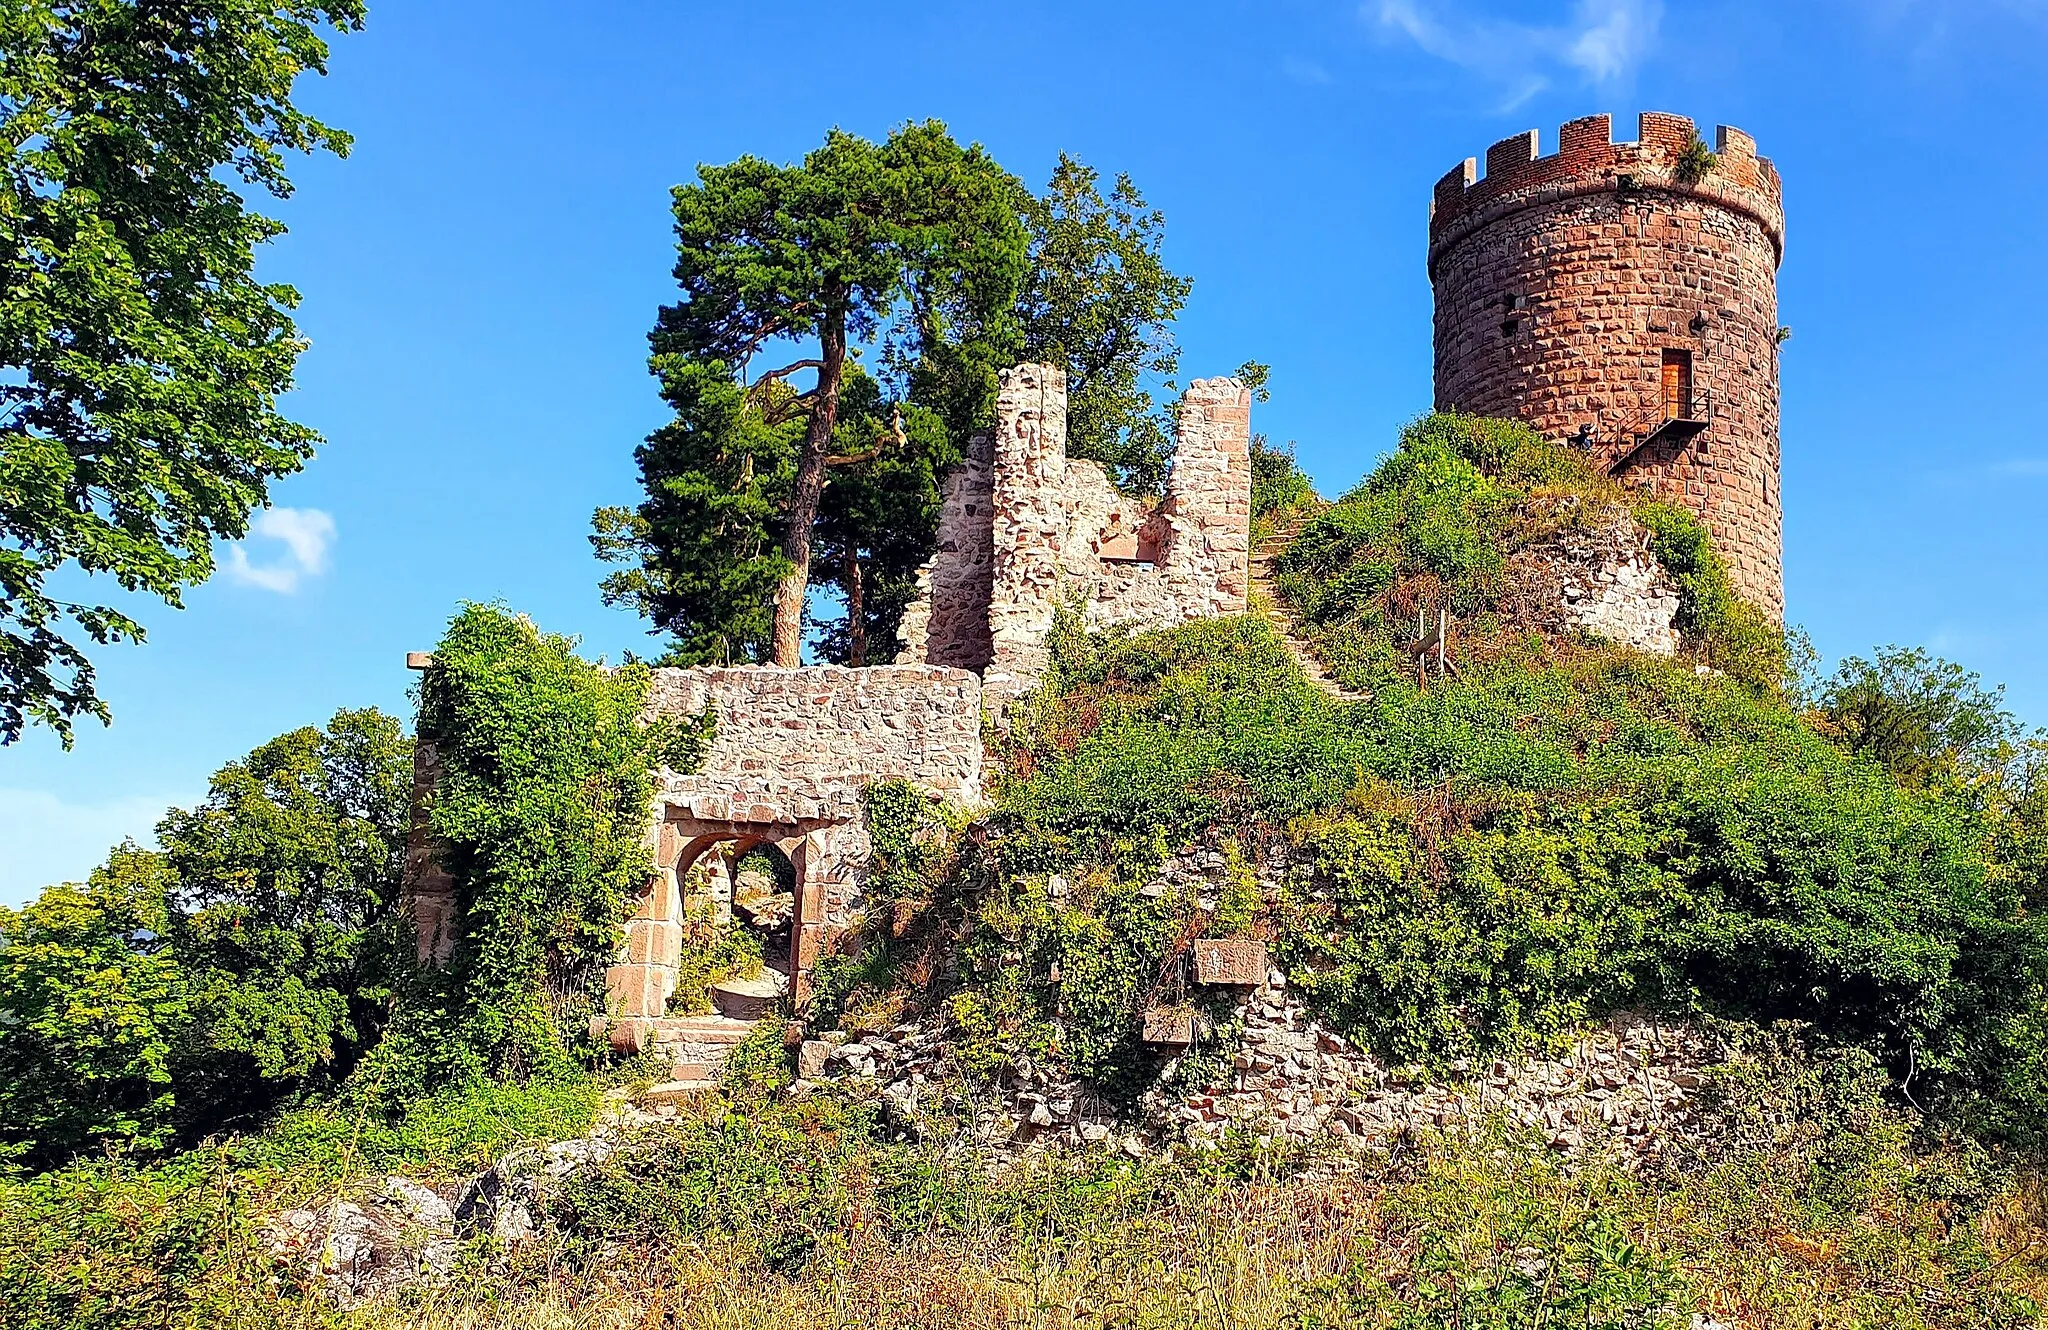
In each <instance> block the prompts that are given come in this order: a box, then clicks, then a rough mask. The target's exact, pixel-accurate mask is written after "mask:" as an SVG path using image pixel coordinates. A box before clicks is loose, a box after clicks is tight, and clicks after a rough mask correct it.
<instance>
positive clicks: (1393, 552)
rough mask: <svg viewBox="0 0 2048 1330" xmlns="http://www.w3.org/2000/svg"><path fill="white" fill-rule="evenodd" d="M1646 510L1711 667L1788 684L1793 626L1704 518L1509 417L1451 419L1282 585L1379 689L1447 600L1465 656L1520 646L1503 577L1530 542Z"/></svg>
mask: <svg viewBox="0 0 2048 1330" xmlns="http://www.w3.org/2000/svg"><path fill="white" fill-rule="evenodd" d="M1624 510H1628V511H1633V513H1634V515H1635V520H1636V521H1637V522H1639V523H1640V524H1641V525H1642V526H1643V527H1644V528H1645V529H1646V530H1647V531H1648V532H1649V533H1650V539H1651V545H1652V548H1653V549H1654V550H1655V552H1656V553H1657V555H1658V557H1659V558H1660V559H1661V560H1662V561H1663V563H1664V565H1665V567H1666V569H1667V571H1668V572H1669V573H1670V574H1671V576H1672V579H1673V580H1674V581H1675V582H1676V583H1677V585H1678V589H1679V593H1680V598H1681V608H1680V618H1679V623H1678V627H1679V628H1680V630H1681V631H1682V632H1683V633H1684V634H1685V635H1686V636H1687V638H1688V640H1689V641H1690V642H1691V644H1692V646H1693V647H1694V649H1695V650H1696V651H1698V652H1699V653H1700V655H1701V656H1702V657H1703V658H1704V659H1705V660H1706V661H1707V662H1708V663H1710V664H1712V665H1714V666H1715V667H1717V668H1720V669H1722V670H1724V671H1725V672H1727V673H1728V674H1730V675H1733V676H1735V677H1737V678H1740V679H1742V680H1743V681H1745V682H1748V683H1751V684H1753V685H1757V686H1760V687H1765V688H1770V689H1776V688H1778V687H1780V686H1781V684H1782V682H1783V675H1784V668H1785V666H1784V644H1783V640H1782V634H1780V632H1779V631H1778V629H1777V628H1776V627H1775V626H1774V625H1772V624H1771V623H1770V622H1769V621H1768V620H1767V619H1765V618H1764V616H1763V615H1762V614H1761V613H1760V612H1759V611H1757V610H1756V609H1755V608H1754V607H1753V606H1750V605H1748V604H1747V603H1745V602H1743V601H1741V600H1739V599H1738V598H1737V597H1736V596H1735V594H1734V592H1733V590H1732V589H1731V584H1730V582H1729V578H1728V572H1727V568H1726V566H1725V564H1724V563H1723V561H1722V560H1721V558H1720V556H1719V555H1718V554H1716V553H1715V552H1714V550H1713V548H1712V545H1711V543H1710V542H1709V540H1708V538H1707V533H1706V528H1705V527H1704V526H1703V525H1702V524H1701V523H1700V522H1699V520H1698V519H1697V518H1695V517H1694V516H1693V515H1692V514H1691V513H1689V512H1687V511H1685V510H1684V509H1682V508H1677V507H1674V506H1672V505H1669V504H1663V503H1657V502H1652V501H1646V500H1644V499H1642V498H1641V496H1640V495H1639V494H1636V493H1633V492H1631V491H1628V490H1624V489H1623V488H1622V487H1621V486H1619V485H1617V484H1616V483H1615V482H1614V481H1612V480H1610V479H1608V478H1607V477H1606V476H1605V475H1603V474H1601V473H1600V472H1599V471H1598V470H1597V469H1596V468H1595V467H1593V466H1592V465H1591V463H1590V462H1589V460H1588V459H1587V457H1586V456H1585V454H1583V453H1581V452H1580V451H1579V450H1578V449H1576V448H1574V447H1572V446H1571V445H1570V444H1567V443H1559V442H1556V441H1553V440H1549V439H1545V438H1544V437H1542V436H1541V435H1539V434H1537V433H1535V432H1534V431H1533V430H1531V429H1529V428H1528V427H1527V426H1525V425H1523V424H1521V423H1519V422H1516V421H1509V420H1490V419H1486V418H1483V417H1477V416H1463V415H1454V414H1444V413H1438V414H1434V415H1428V416H1423V417H1422V418H1421V419H1419V420H1417V421H1415V422H1414V423H1412V424H1410V425H1409V426H1408V427H1407V428H1406V429H1404V430H1403V431H1402V433H1401V440H1400V446H1399V447H1398V448H1397V449H1396V450H1395V451H1394V453H1393V454H1392V455H1391V456H1389V457H1388V458H1387V459H1386V460H1385V461H1383V462H1382V463H1381V464H1380V465H1379V467H1378V468H1376V469H1375V470H1374V471H1373V473H1372V474H1371V475H1370V476H1368V477H1366V479H1365V480H1364V481H1362V482H1360V484H1359V485H1358V486H1357V487H1356V488H1355V489H1353V490H1352V491H1351V492H1350V493H1349V494H1347V495H1345V496H1344V498H1343V499H1342V500H1341V501H1339V502H1338V503H1336V504H1334V505H1332V506H1331V507H1329V508H1327V509H1325V510H1323V511H1322V512H1321V513H1319V514H1318V515H1317V516H1316V518H1315V520H1314V521H1313V522H1311V523H1310V524H1309V525H1308V526H1307V528H1306V529H1304V530H1303V532H1302V534H1301V536H1300V537H1299V538H1298V539H1297V540H1295V541H1294V542H1293V543H1292V544H1291V545H1290V546H1289V547H1288V548H1287V549H1286V550H1284V551H1282V552H1281V555H1280V558H1279V560H1278V563H1277V565H1276V567H1277V571H1278V573H1279V575H1280V587H1281V591H1282V593H1283V595H1285V597H1286V598H1287V600H1288V601H1289V603H1290V604H1292V605H1293V606H1294V608H1295V610H1296V611H1297V613H1299V614H1300V616H1301V618H1302V621H1303V622H1304V624H1305V625H1307V627H1308V628H1309V629H1310V632H1311V636H1312V637H1313V639H1314V642H1315V645H1316V648H1317V650H1318V652H1319V653H1320V654H1321V655H1322V656H1323V658H1324V659H1325V660H1326V661H1327V662H1328V663H1329V665H1330V666H1331V668H1332V669H1333V670H1335V671H1336V673H1337V674H1338V676H1339V677H1340V678H1342V679H1343V680H1344V681H1345V682H1347V683H1350V684H1352V685H1353V686H1355V687H1359V688H1365V689H1371V688H1376V687H1379V686H1382V685H1383V684H1385V683H1387V682H1388V681H1390V680H1394V679H1399V678H1405V677H1407V676H1408V674H1409V673H1410V672H1411V671H1412V669H1413V665H1412V664H1411V663H1410V662H1411V659H1412V658H1411V657H1409V656H1408V654H1407V652H1406V650H1405V647H1406V645H1407V644H1408V643H1411V642H1413V641H1414V640H1415V629H1416V615H1417V612H1418V610H1420V611H1422V612H1423V613H1424V615H1425V617H1427V618H1430V619H1432V620H1433V618H1434V615H1435V612H1436V611H1437V610H1438V609H1439V608H1446V609H1448V612H1449V614H1450V616H1451V618H1452V619H1453V621H1454V622H1455V624H1456V626H1457V629H1458V631H1457V640H1456V641H1455V642H1454V644H1453V648H1452V649H1453V652H1454V654H1455V655H1457V656H1458V657H1460V658H1461V660H1470V659H1472V658H1475V657H1487V656H1493V655H1499V654H1503V653H1506V654H1515V651H1514V648H1515V644H1516V639H1515V637H1514V634H1515V633H1516V631H1518V626H1517V625H1515V624H1513V623H1503V621H1502V619H1501V617H1500V616H1501V612H1502V611H1503V610H1504V608H1506V606H1505V605H1504V601H1503V597H1504V593H1505V592H1506V591H1507V590H1508V589H1509V588H1508V586H1507V584H1506V582H1505V580H1504V577H1503V574H1504V572H1505V571H1506V569H1507V561H1508V559H1509V557H1510V556H1512V555H1513V554H1514V553H1515V551H1516V550H1518V549H1520V548H1522V547H1524V546H1525V545H1528V544H1529V543H1531V542H1532V541H1536V540H1539V539H1542V538H1544V537H1547V536H1550V535H1552V534H1554V533H1556V532H1557V531H1559V530H1561V529H1565V528H1568V527H1573V526H1587V525H1591V524H1595V523H1605V522H1607V521H1611V520H1612V518H1613V516H1614V515H1615V514H1616V513H1617V512H1619V511H1624Z"/></svg>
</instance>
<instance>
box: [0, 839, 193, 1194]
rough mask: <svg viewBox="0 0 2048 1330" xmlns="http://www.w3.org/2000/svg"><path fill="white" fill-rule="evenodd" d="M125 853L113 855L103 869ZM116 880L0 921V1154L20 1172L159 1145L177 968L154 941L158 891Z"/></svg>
mask: <svg viewBox="0 0 2048 1330" xmlns="http://www.w3.org/2000/svg"><path fill="white" fill-rule="evenodd" d="M127 853H132V854H135V855H141V854H143V853H144V852H142V851H132V852H124V851H120V850H117V851H116V852H115V863H116V865H119V864H121V863H122V862H123V860H124V858H125V857H126V854H127ZM124 877H125V875H123V874H120V873H119V872H118V870H116V869H110V870H106V871H104V872H103V873H101V874H96V875H95V880H94V882H93V883H92V884H91V885H90V886H87V887H85V888H79V887H75V886H68V885H67V886H57V887H51V888H50V889H49V890H47V891H45V892H44V893H43V894H42V896H41V897H40V898H38V899H37V900H36V901H34V902H33V903H31V904H30V905H28V906H26V907H24V908H23V909H22V910H21V912H20V913H18V914H17V913H15V912H13V911H8V910H0V942H4V946H0V1012H4V1013H5V1014H6V1017H7V1019H6V1020H5V1022H4V1023H0V1142H4V1145H0V1153H5V1154H14V1155H25V1156H26V1157H27V1162H29V1163H30V1164H32V1165H42V1164H47V1163H50V1162H53V1161H55V1160H58V1159H62V1158H64V1157H66V1156H68V1155H70V1154H73V1153H76V1152H77V1151H79V1150H82V1149H85V1148H86V1147H88V1146H90V1145H92V1144H93V1143H94V1142H96V1141H99V1140H103V1139H104V1140H110V1141H114V1142H133V1143H134V1144H135V1145H137V1146H140V1147H142V1148H145V1149H146V1148H152V1147H155V1146H159V1145H161V1144H163V1143H164V1142H165V1141H166V1140H167V1139H168V1138H169V1136H170V1133H171V1129H172V1125H173V1123H172V1112H173V1110H174V1108H175V1107H176V1102H175V1100H174V1098H173V1096H172V1093H171V1059H172V1051H173V1047H174V1045H175V1043H176V1041H177V1039H178V1038H179V1036H180V1034H181V1032H182V1031H183V1029H184V1027H185V1025H186V1022H187V1020H188V1018H189V1015H190V1002H189V998H188V996H187V994H186V991H185V986H184V984H183V982H182V979H183V976H182V975H181V974H180V973H179V970H178V965H177V961H176V959H175V958H173V957H172V956H170V955H169V954H168V953H167V949H166V948H165V947H164V946H163V945H162V943H161V942H160V941H157V940H151V941H148V942H142V941H139V939H142V938H145V937H150V938H154V937H155V936H156V935H159V934H160V933H161V930H162V928H163V911H164V888H163V884H162V883H161V882H160V881H158V882H131V881H127V880H124Z"/></svg>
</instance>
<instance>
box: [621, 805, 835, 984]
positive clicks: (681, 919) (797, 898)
mask: <svg viewBox="0 0 2048 1330" xmlns="http://www.w3.org/2000/svg"><path fill="white" fill-rule="evenodd" d="M732 811H734V812H737V811H739V810H738V808H734V809H733V810H732ZM748 811H749V812H750V813H752V814H754V816H753V817H750V818H748V819H747V820H744V821H742V820H739V819H715V820H714V819H709V818H704V817H701V816H697V815H695V814H692V813H689V812H686V811H685V810H682V809H679V808H675V807H673V806H671V807H670V808H669V809H668V810H667V816H665V817H664V818H663V820H662V822H661V824H660V826H659V829H658V831H657V833H656V838H655V854H654V860H655V867H654V871H653V873H652V874H651V875H650V878H649V882H648V887H647V890H646V893H645V894H644V895H643V896H642V897H641V899H640V900H639V901H638V902H637V904H636V908H635V909H634V912H633V915H632V917H631V918H630V919H628V920H627V921H626V940H625V947H624V949H623V954H622V956H621V957H620V960H619V963H618V964H616V965H614V966H612V967H611V969H610V970H609V971H608V972H607V973H606V976H605V979H606V988H607V995H608V996H607V1003H606V1006H607V1008H608V1011H609V1015H610V1016H611V1017H613V1018H627V1019H633V1020H640V1019H654V1018H660V1017H663V1016H665V1015H666V1014H667V1012H668V1007H669V1002H670V1000H671V999H672V998H674V997H675V996H676V985H677V982H678V980H679V979H680V977H681V974H680V971H681V969H682V966H681V965H680V962H681V960H682V955H683V951H682V949H683V945H684V938H685V934H686V932H687V931H688V928H687V924H688V921H689V914H688V913H687V911H688V910H689V909H691V908H698V907H699V906H700V905H702V904H708V905H710V906H711V907H712V908H713V909H714V910H715V909H719V908H724V909H728V910H732V909H734V907H735V905H737V907H738V908H737V910H735V918H736V919H740V918H743V919H744V920H745V924H746V926H747V927H750V928H758V929H760V931H761V932H762V933H763V934H764V936H763V937H762V938H761V939H760V941H761V942H762V945H763V960H764V962H769V961H771V958H773V960H775V961H779V962H780V964H779V965H778V966H776V967H775V968H776V969H777V972H778V974H779V975H781V976H783V985H784V987H785V988H786V991H787V995H788V997H789V998H790V999H791V1000H793V1001H794V1002H795V1003H797V1004H798V1005H799V1006H801V1005H802V1004H803V1003H804V1002H805V1001H806V1000H807V999H808V998H809V996H810V972H811V968H812V966H813V965H815V964H816V962H817V958H818V954H819V951H820V949H821V948H822V946H823V945H824V942H825V938H826V935H827V933H828V931H829V929H830V928H831V927H832V926H834V925H835V924H843V923H844V922H845V917H846V914H847V911H848V910H849V909H850V908H852V906H853V903H854V902H855V901H856V899H857V897H858V893H859V888H858V883H857V876H858V873H859V866H860V865H862V864H864V863H865V861H866V855H867V837H866V833H865V832H864V831H863V830H862V829H861V827H860V825H859V823H857V822H854V821H852V820H851V819H850V818H837V817H835V818H801V817H793V818H790V819H789V820H787V821H783V820H779V819H777V818H776V817H775V810H774V809H772V808H769V807H765V806H756V807H753V808H750V809H749V810H748ZM742 879H746V880H745V881H744V882H743V881H742ZM735 897H737V898H738V899H737V900H735ZM754 906H758V907H761V908H758V909H754V908H749V907H754ZM756 915H759V916H760V918H759V921H758V923H757V922H756V919H755V916H756ZM771 982H772V981H771ZM769 1005H771V1006H772V1005H773V1004H772V1003H771V1004H769Z"/></svg>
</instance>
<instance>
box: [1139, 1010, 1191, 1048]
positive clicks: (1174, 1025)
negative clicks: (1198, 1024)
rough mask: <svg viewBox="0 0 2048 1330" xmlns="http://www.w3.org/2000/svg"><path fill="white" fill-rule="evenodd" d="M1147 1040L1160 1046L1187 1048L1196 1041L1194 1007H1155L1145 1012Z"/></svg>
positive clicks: (1155, 1045)
mask: <svg viewBox="0 0 2048 1330" xmlns="http://www.w3.org/2000/svg"><path fill="white" fill-rule="evenodd" d="M1145 1042H1146V1043H1148V1044H1151V1045H1153V1046H1154V1047H1158V1048H1186V1047H1187V1046H1188V1045H1189V1044H1192V1043H1194V1042H1195V1009H1194V1008H1193V1007H1153V1008H1151V1009H1149V1010H1148V1011H1146V1013H1145Z"/></svg>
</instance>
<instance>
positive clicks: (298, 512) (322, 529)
mask: <svg viewBox="0 0 2048 1330" xmlns="http://www.w3.org/2000/svg"><path fill="white" fill-rule="evenodd" d="M249 534H250V535H251V536H252V537H261V538H263V539H266V540H274V541H277V542H278V543H279V544H281V545H283V546H284V550H283V553H282V557H281V558H280V559H279V560H278V561H276V562H274V563H262V564H259V563H254V562H252V561H251V560H250V558H249V551H248V550H247V549H246V548H245V546H246V545H247V542H246V541H236V542H235V543H234V544H232V545H230V546H228V576H229V577H230V578H231V579H233V580H234V581H236V582H239V583H241V584H242V585H243V586H253V587H261V588H262V589H263V590H265V591H275V592H277V593H278V594H279V595H281V596H289V595H291V594H292V593H293V592H294V591H297V590H298V589H299V582H300V579H302V578H307V577H318V576H319V575H320V574H321V573H324V572H326V571H327V551H328V550H329V549H330V548H331V547H332V546H333V544H334V534H335V532H334V519H333V518H332V517H329V516H328V515H327V514H326V513H323V512H321V511H320V510H319V509H318V508H266V509H264V510H263V511H262V512H260V513H258V514H256V520H255V521H254V522H252V523H250V524H249Z"/></svg>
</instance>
